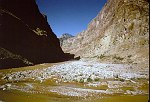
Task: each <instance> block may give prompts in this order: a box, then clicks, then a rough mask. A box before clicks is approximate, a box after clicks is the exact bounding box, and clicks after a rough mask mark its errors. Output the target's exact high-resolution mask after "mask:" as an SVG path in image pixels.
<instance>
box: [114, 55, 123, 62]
mask: <svg viewBox="0 0 150 102" xmlns="http://www.w3.org/2000/svg"><path fill="white" fill-rule="evenodd" d="M113 59H117V60H121V61H122V60H123V59H124V58H121V57H119V56H116V55H115V56H114V57H113Z"/></svg>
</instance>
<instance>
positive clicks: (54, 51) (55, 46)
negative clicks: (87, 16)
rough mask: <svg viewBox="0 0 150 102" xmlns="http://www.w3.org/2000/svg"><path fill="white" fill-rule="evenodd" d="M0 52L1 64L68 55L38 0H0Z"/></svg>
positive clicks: (45, 60)
mask: <svg viewBox="0 0 150 102" xmlns="http://www.w3.org/2000/svg"><path fill="white" fill-rule="evenodd" d="M0 52H1V53H0V68H5V67H20V66H26V65H32V64H38V63H46V62H57V61H63V60H65V59H67V55H65V54H64V52H63V51H62V49H61V47H60V44H59V39H57V37H56V35H55V34H54V33H53V31H52V29H51V28H50V26H49V24H48V23H47V18H46V16H45V15H42V14H41V13H40V12H39V9H38V6H37V5H36V2H35V0H0ZM4 53H5V54H4ZM18 56H19V57H18ZM17 63H18V64H17Z"/></svg>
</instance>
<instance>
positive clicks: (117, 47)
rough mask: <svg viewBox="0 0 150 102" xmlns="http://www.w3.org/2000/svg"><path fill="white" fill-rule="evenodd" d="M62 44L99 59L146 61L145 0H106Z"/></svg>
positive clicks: (75, 51)
mask: <svg viewBox="0 0 150 102" xmlns="http://www.w3.org/2000/svg"><path fill="white" fill-rule="evenodd" d="M62 48H63V50H64V51H65V52H69V53H72V54H75V55H76V56H80V57H81V58H90V59H92V58H94V59H97V60H99V61H101V62H112V63H143V64H148V61H149V57H148V54H149V3H148V0H108V1H107V3H106V4H105V6H104V7H103V9H102V10H101V12H100V13H99V14H98V15H97V17H95V18H94V19H93V20H92V21H91V22H90V24H89V25H88V27H87V30H85V31H83V32H81V33H79V34H78V35H77V36H76V37H73V38H70V39H68V40H65V41H64V43H63V46H62Z"/></svg>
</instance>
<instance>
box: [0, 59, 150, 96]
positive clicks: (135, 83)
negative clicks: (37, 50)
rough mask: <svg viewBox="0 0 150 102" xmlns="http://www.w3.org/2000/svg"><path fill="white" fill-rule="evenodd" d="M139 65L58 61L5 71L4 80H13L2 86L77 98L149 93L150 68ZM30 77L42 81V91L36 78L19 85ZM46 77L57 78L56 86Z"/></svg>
mask: <svg viewBox="0 0 150 102" xmlns="http://www.w3.org/2000/svg"><path fill="white" fill-rule="evenodd" d="M43 65H44V64H43ZM135 67H137V66H136V65H129V64H102V63H98V62H93V61H68V62H63V63H60V64H54V65H53V66H51V67H48V68H43V69H36V70H26V71H18V72H12V73H9V74H5V75H3V77H2V78H1V80H5V81H7V82H9V84H8V83H5V84H3V85H1V86H0V89H2V90H9V89H13V90H20V91H24V92H28V93H45V92H51V93H57V94H58V95H65V96H75V97H77V96H78V97H87V96H93V95H101V94H109V95H113V94H117V93H119V94H124V95H125V94H130V95H138V94H149V92H148V90H143V89H142V87H143V86H145V85H149V70H148V69H142V68H138V67H137V68H135ZM1 74H2V73H1ZM26 80H32V81H35V82H36V81H37V82H38V83H40V86H39V87H40V88H41V89H42V91H39V90H38V91H37V90H36V87H35V86H37V83H33V82H32V81H31V82H25V83H24V84H23V85H21V86H20V85H18V84H17V82H21V81H26ZM46 80H53V81H54V83H55V84H56V86H51V85H49V86H44V82H45V81H46ZM10 82H13V83H10ZM42 83H43V84H42ZM65 83H67V84H65ZM68 83H74V84H75V83H76V84H77V83H79V84H81V85H73V84H71V85H70V84H68ZM33 90H34V91H33Z"/></svg>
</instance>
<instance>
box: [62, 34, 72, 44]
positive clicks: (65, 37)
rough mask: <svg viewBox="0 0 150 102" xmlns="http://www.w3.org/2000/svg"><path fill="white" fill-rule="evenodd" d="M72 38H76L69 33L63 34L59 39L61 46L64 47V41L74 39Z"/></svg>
mask: <svg viewBox="0 0 150 102" xmlns="http://www.w3.org/2000/svg"><path fill="white" fill-rule="evenodd" d="M72 37H74V36H73V35H71V34H69V33H64V34H62V35H61V37H60V38H59V41H60V46H62V45H63V41H64V40H67V39H69V38H72Z"/></svg>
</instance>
